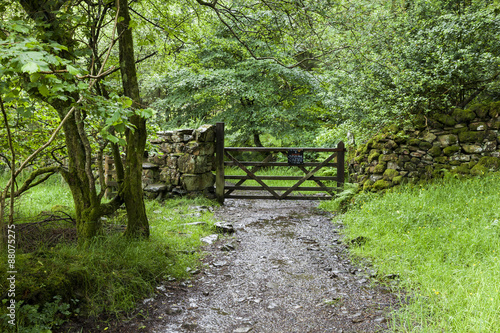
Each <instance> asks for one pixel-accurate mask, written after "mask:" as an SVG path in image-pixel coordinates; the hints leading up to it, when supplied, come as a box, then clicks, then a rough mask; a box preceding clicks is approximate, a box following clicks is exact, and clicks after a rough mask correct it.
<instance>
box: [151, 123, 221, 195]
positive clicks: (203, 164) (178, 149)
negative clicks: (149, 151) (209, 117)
mask: <svg viewBox="0 0 500 333" xmlns="http://www.w3.org/2000/svg"><path fill="white" fill-rule="evenodd" d="M157 134H158V138H157V139H154V140H151V143H152V144H153V145H155V146H156V147H157V149H156V150H157V151H158V152H157V153H156V154H154V155H152V156H150V157H149V158H148V161H147V163H144V164H143V184H144V186H145V188H144V191H145V193H146V195H147V196H148V197H151V198H155V197H161V198H163V197H169V196H173V195H186V194H191V195H193V194H204V195H206V196H209V197H213V196H214V184H215V175H214V173H213V172H212V170H213V169H214V166H215V126H213V125H203V126H201V127H200V128H198V129H195V130H193V129H182V130H177V131H165V132H159V133H157Z"/></svg>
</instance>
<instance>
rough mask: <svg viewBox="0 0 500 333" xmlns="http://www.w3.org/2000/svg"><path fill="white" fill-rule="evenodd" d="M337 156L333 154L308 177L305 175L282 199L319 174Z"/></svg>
mask: <svg viewBox="0 0 500 333" xmlns="http://www.w3.org/2000/svg"><path fill="white" fill-rule="evenodd" d="M336 155H337V154H336V153H333V154H332V155H331V156H330V157H328V158H327V159H326V160H324V161H323V162H321V164H319V165H318V166H317V167H315V168H314V169H313V170H312V171H310V172H309V173H308V174H307V175H305V176H304V178H302V179H301V180H299V181H298V182H297V183H296V184H295V185H293V186H292V187H290V188H289V189H288V190H287V191H286V192H285V193H283V194H282V195H281V196H280V199H283V198H285V197H287V196H288V195H289V194H290V193H292V192H293V191H295V190H296V189H297V188H298V187H299V186H300V185H301V184H302V183H303V182H305V181H306V180H308V179H309V178H311V177H312V176H313V175H314V174H315V173H316V172H318V171H319V170H321V168H322V167H324V166H325V164H327V163H328V162H330V161H331V160H332V159H333V158H334V157H335V156H336Z"/></svg>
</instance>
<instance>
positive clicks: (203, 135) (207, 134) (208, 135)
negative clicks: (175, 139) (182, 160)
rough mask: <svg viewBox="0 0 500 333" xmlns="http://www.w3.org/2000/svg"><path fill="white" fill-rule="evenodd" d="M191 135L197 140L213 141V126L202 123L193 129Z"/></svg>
mask: <svg viewBox="0 0 500 333" xmlns="http://www.w3.org/2000/svg"><path fill="white" fill-rule="evenodd" d="M193 136H194V139H195V140H196V141H198V142H215V126H214V125H203V126H201V127H200V128H198V129H196V130H195V131H194V133H193Z"/></svg>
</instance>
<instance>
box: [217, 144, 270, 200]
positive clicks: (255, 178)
mask: <svg viewBox="0 0 500 333" xmlns="http://www.w3.org/2000/svg"><path fill="white" fill-rule="evenodd" d="M224 154H225V155H226V156H227V157H229V159H231V161H233V162H234V163H235V164H236V165H237V166H238V167H239V168H240V169H241V170H243V171H245V172H246V174H247V175H248V177H250V178H252V179H253V180H255V181H256V182H257V183H259V184H260V185H262V187H263V189H265V190H267V191H268V192H269V193H271V194H272V195H273V197H275V198H276V199H280V195H279V194H278V193H276V192H275V191H274V190H273V189H271V188H270V187H269V186H267V184H266V183H264V182H263V181H262V180H260V179H259V178H257V176H255V175H254V174H253V173H252V172H251V171H250V170H248V169H247V168H246V167H245V166H244V165H243V164H241V163H240V161H238V160H237V159H236V158H234V157H233V156H232V155H231V154H229V153H228V152H227V151H224Z"/></svg>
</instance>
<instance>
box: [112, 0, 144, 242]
mask: <svg viewBox="0 0 500 333" xmlns="http://www.w3.org/2000/svg"><path fill="white" fill-rule="evenodd" d="M118 16H119V17H120V18H123V19H121V21H120V22H119V23H118V27H117V28H118V29H117V30H118V35H119V36H120V38H119V54H120V71H121V76H122V85H123V92H124V94H125V96H127V97H130V98H131V99H132V100H133V102H134V104H133V107H134V108H138V107H139V106H140V95H139V84H138V82H137V72H136V67H135V57H134V42H133V38H132V30H131V29H130V28H129V24H130V14H129V10H128V2H127V1H124V0H120V1H119V14H118ZM129 120H130V122H131V124H132V125H133V126H134V127H135V128H134V129H133V130H131V129H127V132H126V139H127V154H126V161H127V163H126V166H125V178H124V182H123V189H122V191H121V194H122V197H123V200H124V201H125V205H126V209H127V217H128V224H127V230H126V231H125V235H126V236H128V237H149V222H148V218H147V215H146V207H145V206H144V199H143V191H142V162H143V157H144V150H145V148H146V139H147V130H146V120H145V119H144V118H142V117H140V116H139V115H133V116H132V117H130V119H129Z"/></svg>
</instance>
